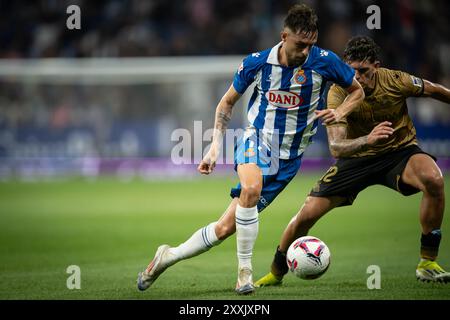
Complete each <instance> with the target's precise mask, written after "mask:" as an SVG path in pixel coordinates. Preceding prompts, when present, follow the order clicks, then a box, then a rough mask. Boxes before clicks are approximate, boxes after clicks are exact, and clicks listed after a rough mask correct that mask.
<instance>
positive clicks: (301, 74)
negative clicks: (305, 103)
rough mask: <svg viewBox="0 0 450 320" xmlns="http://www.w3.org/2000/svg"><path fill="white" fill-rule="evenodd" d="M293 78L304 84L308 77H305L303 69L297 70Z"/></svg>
mask: <svg viewBox="0 0 450 320" xmlns="http://www.w3.org/2000/svg"><path fill="white" fill-rule="evenodd" d="M294 80H295V82H296V83H298V84H304V83H305V82H306V80H308V78H306V75H305V71H304V70H301V69H300V70H298V72H297V74H296V75H295V76H294Z"/></svg>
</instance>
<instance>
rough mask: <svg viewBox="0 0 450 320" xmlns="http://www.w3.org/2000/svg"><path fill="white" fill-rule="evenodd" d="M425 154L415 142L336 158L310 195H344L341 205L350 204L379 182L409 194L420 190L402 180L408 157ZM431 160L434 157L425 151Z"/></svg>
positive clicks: (406, 194)
mask: <svg viewBox="0 0 450 320" xmlns="http://www.w3.org/2000/svg"><path fill="white" fill-rule="evenodd" d="M418 153H424V154H428V153H426V152H424V151H423V150H422V149H420V148H419V147H418V146H417V145H412V146H408V147H405V148H401V149H399V150H396V151H392V152H388V153H385V154H381V155H376V156H367V157H360V158H345V159H339V160H337V161H336V163H335V164H334V165H333V166H332V167H331V168H330V169H328V171H327V172H326V173H325V174H324V175H323V177H322V178H320V180H319V181H318V182H317V183H316V185H315V186H314V188H313V189H312V190H311V192H310V194H309V195H310V196H313V197H331V196H339V197H344V198H346V201H344V203H342V204H341V205H340V206H346V205H351V204H352V203H353V201H354V200H355V199H356V196H357V195H358V193H359V192H360V191H362V190H364V189H365V188H367V187H369V186H372V185H375V184H381V185H383V186H386V187H388V188H391V189H393V190H396V191H398V192H400V193H401V194H403V195H405V196H409V195H412V194H415V193H417V192H419V191H420V190H419V189H416V188H414V187H412V186H410V185H408V184H406V183H404V182H403V181H402V179H401V176H402V173H403V170H404V169H405V167H406V164H407V162H408V160H409V158H410V157H411V156H413V155H414V154H418ZM428 155H429V156H430V157H431V158H433V160H435V161H436V158H435V157H434V156H432V155H430V154H428Z"/></svg>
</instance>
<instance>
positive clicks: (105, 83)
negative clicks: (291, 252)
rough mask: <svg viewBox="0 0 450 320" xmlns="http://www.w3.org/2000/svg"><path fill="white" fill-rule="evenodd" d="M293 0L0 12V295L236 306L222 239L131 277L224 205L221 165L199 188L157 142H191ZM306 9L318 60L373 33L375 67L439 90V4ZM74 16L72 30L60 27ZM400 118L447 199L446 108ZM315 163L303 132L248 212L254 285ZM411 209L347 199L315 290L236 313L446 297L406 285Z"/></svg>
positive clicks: (112, 0) (443, 13)
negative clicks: (372, 12) (289, 171)
mask: <svg viewBox="0 0 450 320" xmlns="http://www.w3.org/2000/svg"><path fill="white" fill-rule="evenodd" d="M296 2H297V1H291V0H252V1H237V0H226V1H222V0H171V1H166V0H148V1H144V0H142V1H140V0H139V1H138V0H135V1H131V0H130V1H125V0H107V1H106V0H105V1H88V0H84V1H76V0H70V1H63V0H58V1H56V0H36V1H5V0H0V181H1V183H0V261H2V263H1V264H0V272H1V274H2V281H1V282H0V298H1V299H61V298H63V299H79V298H87V299H99V298H104V299H124V298H125V299H177V298H178V299H214V298H218V299H236V295H235V294H234V291H233V290H232V289H233V288H232V287H233V285H234V283H235V279H236V278H235V268H236V263H235V260H234V259H233V258H235V254H236V252H235V241H233V240H231V241H226V242H224V244H223V245H221V247H220V248H219V249H218V250H212V252H209V253H207V254H205V255H203V256H201V257H199V258H196V259H192V260H189V261H186V262H183V263H180V264H179V265H176V266H174V268H173V270H172V271H171V270H169V271H168V272H167V273H166V274H164V275H163V276H162V280H160V281H158V283H156V285H155V287H154V289H152V290H149V291H150V292H146V293H145V294H141V293H138V292H136V288H135V279H136V275H137V272H138V271H141V269H142V268H143V267H144V266H145V265H146V264H147V263H148V262H149V260H150V259H151V256H152V255H153V252H154V250H155V249H156V248H157V246H158V245H159V244H161V243H169V244H171V245H175V244H177V243H180V242H182V241H184V240H185V239H186V238H187V237H188V236H189V235H190V234H192V232H193V231H194V230H197V229H198V228H199V227H201V226H203V225H205V224H206V223H209V222H211V221H213V220H214V219H217V217H219V215H220V213H221V212H222V210H223V209H224V208H225V207H226V205H227V204H228V202H229V197H228V192H229V188H230V187H231V186H232V185H233V184H234V183H236V180H237V179H236V176H235V174H234V171H233V169H232V166H231V165H219V166H218V168H217V170H216V171H217V172H215V174H214V175H213V176H211V177H201V176H200V175H199V174H198V173H197V172H196V170H195V168H196V164H195V163H198V162H199V160H200V157H201V155H200V154H199V153H198V152H197V151H198V150H195V146H192V150H191V151H192V152H191V153H190V154H189V153H187V154H186V155H185V156H186V159H185V160H186V161H187V162H193V163H194V164H191V165H188V164H186V165H176V164H174V163H173V162H172V161H171V152H172V150H173V147H174V146H175V145H176V144H178V143H179V141H172V140H173V139H171V136H172V133H173V132H174V130H175V129H180V128H181V129H185V130H187V131H185V132H189V133H190V135H191V137H192V139H193V141H192V142H193V143H194V142H197V143H198V142H199V140H201V136H202V134H203V132H205V131H206V130H207V129H208V128H211V127H212V126H213V120H214V110H215V107H216V104H217V102H218V101H219V99H220V98H221V96H222V95H223V93H224V92H225V90H226V89H227V88H228V86H229V85H230V83H231V81H232V78H233V74H234V72H235V70H236V69H237V67H238V66H239V64H240V62H241V60H242V58H243V57H244V56H245V55H247V54H249V53H251V52H255V51H258V50H262V49H266V48H268V47H271V46H273V45H275V44H276V43H277V42H278V41H279V32H280V30H281V26H282V21H283V17H284V15H285V14H286V12H287V9H288V8H289V7H290V6H291V5H292V4H294V3H296ZM304 2H305V3H307V4H309V5H311V6H313V7H314V8H315V9H316V12H317V14H318V16H319V32H320V33H319V42H318V45H319V46H321V47H324V48H327V49H331V50H333V51H335V52H336V53H338V54H341V53H342V50H343V47H344V45H345V43H346V42H347V40H348V39H349V38H350V37H351V36H352V35H356V34H367V35H371V36H372V37H374V38H375V40H376V41H377V42H378V43H379V45H380V46H381V47H382V49H383V51H384V52H383V65H384V66H386V67H389V68H393V69H402V70H405V71H408V72H410V73H412V74H415V75H417V76H420V77H423V78H426V79H429V80H431V81H435V82H439V83H442V84H444V85H446V86H447V87H450V60H449V57H450V32H449V31H450V29H449V23H448V14H447V13H448V12H450V10H449V9H450V2H448V1H447V0H432V1H427V0H394V1H368V0H333V1H331V0H330V1H319V0H315V1H314V0H306V1H304ZM73 4H76V5H78V6H79V7H80V9H81V29H80V30H68V29H67V28H66V19H67V18H68V17H69V14H67V13H66V9H67V7H68V6H69V5H73ZM371 4H377V5H379V7H380V8H381V30H372V31H371V30H368V29H367V28H366V19H367V17H368V16H369V15H368V14H367V13H366V8H367V7H368V6H369V5H371ZM248 91H249V92H250V91H251V90H250V89H249V90H248ZM247 101H248V96H244V98H243V99H241V100H240V101H239V104H238V105H237V106H236V107H235V111H234V115H233V119H232V123H231V127H232V128H242V127H243V126H245V124H246V117H245V110H246V104H247ZM409 111H410V114H411V115H412V117H413V118H414V122H415V125H416V128H417V131H418V137H419V139H420V142H421V145H422V147H423V148H424V149H425V150H427V151H429V152H431V153H433V154H435V155H436V156H437V157H438V163H439V165H440V167H441V168H442V169H443V170H444V175H445V176H446V194H447V195H448V194H449V190H450V189H449V185H450V180H449V178H448V171H449V170H450V108H449V106H448V105H444V104H441V103H438V102H435V101H432V100H430V99H411V101H409ZM195 123H196V124H201V127H202V128H201V129H200V130H199V129H198V128H197V129H195V128H194V124H195ZM207 145H208V143H207V141H204V142H203V143H202V146H203V147H206V146H207ZM228 151H230V150H227V152H228ZM226 156H227V157H229V154H227V155H226ZM331 162H332V159H331V157H330V154H329V151H328V147H327V139H326V133H325V131H324V129H323V127H322V126H319V132H318V134H317V135H316V137H315V140H314V143H313V144H312V145H311V146H310V147H309V149H308V150H307V152H306V155H305V158H304V163H303V166H302V174H300V175H299V176H300V178H299V179H295V180H294V181H293V182H292V184H290V185H289V187H288V188H287V189H286V190H285V191H284V192H283V193H282V194H281V195H280V197H279V200H277V201H275V202H274V203H273V204H272V205H271V208H269V209H268V210H267V212H270V214H264V219H263V220H264V221H263V222H262V223H261V227H260V236H259V238H258V241H257V243H256V247H255V260H254V267H255V270H256V271H255V277H259V276H261V275H263V274H264V273H265V272H266V271H267V269H268V266H269V262H270V259H271V258H272V256H273V250H274V248H275V247H276V244H277V241H278V239H279V236H280V232H281V230H283V228H284V226H285V225H286V223H287V222H288V221H289V220H290V218H291V217H292V215H293V214H294V212H296V210H297V209H298V207H299V205H300V203H301V202H303V201H304V199H305V196H306V194H307V192H308V191H309V189H310V188H311V186H312V185H313V183H314V182H315V181H316V180H317V179H318V178H319V177H320V175H322V173H323V170H324V169H326V168H328V166H329V165H330V163H331ZM305 172H308V174H305ZM195 177H197V178H196V179H194V178H195ZM215 177H217V178H215ZM120 181H124V182H127V183H125V184H124V183H118V182H120ZM420 198H421V196H420V195H416V196H413V197H410V198H408V199H407V200H406V199H405V198H403V197H401V196H400V195H398V194H396V193H394V192H392V191H391V190H388V189H386V188H379V187H373V188H371V190H370V191H367V192H363V193H362V194H361V195H360V196H359V197H358V201H357V202H356V203H355V205H354V206H352V207H345V208H340V209H337V210H335V211H337V212H342V214H341V213H339V214H336V215H334V214H330V215H328V216H327V217H325V218H324V219H323V220H322V221H321V223H320V224H318V226H317V227H316V226H315V227H314V230H313V232H314V235H316V236H318V237H321V238H322V237H323V240H324V241H326V243H327V244H328V245H329V246H330V249H331V251H332V254H333V255H334V256H333V266H332V268H330V270H329V271H328V272H327V274H326V275H325V276H324V277H323V278H321V279H320V280H318V281H313V282H307V283H305V282H302V283H301V285H300V284H299V282H298V280H297V279H294V277H290V278H289V279H287V280H286V283H285V285H284V286H283V287H280V288H274V290H267V291H261V292H258V294H257V295H256V296H255V297H250V299H346V298H351V299H395V298H400V299H450V292H449V290H448V288H446V287H444V286H439V285H429V286H427V285H426V284H422V283H416V282H415V280H414V267H415V264H416V263H417V259H418V248H419V237H420V227H419V224H418V222H417V212H418V210H419V209H418V208H419V204H420ZM380 199H383V200H382V201H380ZM361 211H363V212H361ZM174 222H175V223H174ZM350 231H351V232H350ZM443 234H444V237H443V241H442V244H441V248H442V249H441V256H440V258H441V261H442V263H443V266H444V267H446V268H449V267H450V264H449V263H450V255H449V254H450V252H449V250H448V248H449V245H450V240H449V237H448V234H450V229H449V223H448V212H447V213H446V216H445V220H444V223H443ZM374 239H376V245H374ZM368 248H369V250H368ZM393 257H394V258H395V259H394V258H393ZM72 264H76V265H79V266H80V267H81V270H82V290H78V291H79V292H77V290H68V289H67V287H66V279H67V277H68V274H66V273H65V271H66V268H67V266H69V265H72ZM371 264H377V265H379V266H380V267H381V268H382V272H383V282H382V288H383V289H384V290H372V291H369V290H368V289H367V287H366V279H367V276H368V275H367V274H366V268H367V266H368V265H371ZM191 271H193V272H191ZM187 274H189V277H186V275H187ZM24 279H25V281H24Z"/></svg>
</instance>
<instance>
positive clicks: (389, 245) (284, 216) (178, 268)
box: [0, 173, 450, 300]
mask: <svg viewBox="0 0 450 320" xmlns="http://www.w3.org/2000/svg"><path fill="white" fill-rule="evenodd" d="M320 175H321V173H317V174H308V175H303V174H301V173H299V174H298V176H297V178H296V179H295V180H294V181H293V182H292V183H291V184H290V185H289V186H288V187H287V189H286V190H285V191H284V192H283V193H282V194H281V195H280V196H279V197H278V198H277V199H276V200H275V202H274V203H273V204H272V205H271V206H270V207H269V208H268V209H266V210H265V211H264V212H263V214H262V216H261V219H260V231H259V236H258V240H257V242H256V245H255V250H254V258H253V268H254V277H255V278H259V277H260V276H262V275H264V274H265V273H266V272H267V271H268V270H269V265H270V262H271V259H272V257H273V253H274V250H275V248H276V245H277V243H278V241H279V239H280V235H281V232H282V230H283V229H284V227H285V226H286V224H287V223H288V222H289V220H290V218H291V217H292V215H294V214H295V213H296V212H297V210H298V208H299V207H300V205H301V204H302V203H303V201H304V199H305V196H306V194H307V192H308V191H309V189H310V188H311V187H312V186H313V184H314V182H315V181H316V180H317V179H318V178H319V177H320ZM235 183H236V179H235V178H227V179H219V178H215V177H214V176H211V177H200V178H198V179H195V180H189V181H165V182H145V181H141V180H136V181H132V182H129V183H123V182H119V181H117V180H114V179H112V178H102V179H99V180H98V181H96V182H89V181H85V180H77V179H73V180H68V181H61V182H47V183H19V182H4V183H1V184H0V261H1V263H0V272H1V280H0V299H153V300H154V299H198V300H203V299H243V300H252V299H257V300H264V299H274V300H278V299H315V300H317V299H450V285H444V284H433V283H421V282H418V281H417V280H416V279H415V267H416V264H417V262H418V254H419V243H420V240H419V239H420V227H419V222H418V212H419V204H420V199H421V195H420V194H417V195H414V196H411V197H402V196H401V195H399V194H397V193H395V192H393V191H391V190H389V189H386V188H384V187H381V186H374V187H371V188H369V189H366V190H365V191H363V192H362V193H361V194H360V195H359V197H358V198H357V200H356V202H355V204H354V205H353V206H351V207H344V208H339V209H337V210H334V211H332V212H331V213H329V214H328V215H327V216H325V217H324V218H323V219H322V220H321V221H319V223H318V224H317V225H316V226H315V227H314V228H313V229H312V230H311V232H310V234H311V235H314V236H317V237H319V238H321V239H322V240H324V241H325V242H326V243H327V244H328V246H329V248H330V250H331V255H332V263H331V266H330V268H329V270H328V271H327V273H326V274H325V275H324V276H323V277H322V278H320V279H317V280H310V281H306V280H300V279H297V278H295V277H294V276H293V275H292V274H288V276H287V277H286V278H285V280H284V284H283V286H281V287H275V288H262V289H259V290H257V292H256V294H254V295H252V296H248V297H247V296H246V297H238V296H236V294H235V293H234V285H235V281H236V266H237V258H236V252H235V247H236V239H235V236H233V237H231V238H229V239H227V240H226V241H225V242H223V243H222V244H221V245H220V246H218V247H215V248H213V249H212V250H210V251H209V252H207V253H204V254H202V255H200V256H197V257H195V258H193V259H190V260H186V261H182V262H180V263H178V264H176V265H175V266H173V267H172V268H170V269H168V270H167V271H166V272H165V273H164V274H163V275H161V277H160V278H159V279H158V281H157V282H155V284H154V286H153V287H152V288H151V289H150V290H147V291H146V292H143V293H142V292H138V291H137V289H136V276H137V273H138V272H139V271H141V270H142V269H143V268H144V267H145V266H146V265H147V264H148V262H149V261H150V260H151V258H152V257H153V254H154V252H155V250H156V248H157V247H158V245H160V244H162V243H168V244H170V245H177V244H179V243H180V242H182V241H184V240H185V239H187V237H189V236H190V235H191V234H192V233H193V232H194V231H195V230H197V229H198V228H200V227H202V226H204V225H206V224H207V223H210V222H212V221H215V220H216V219H217V218H218V217H219V216H220V215H221V214H222V212H223V210H224V209H225V207H226V206H227V204H228V203H229V201H230V199H229V196H228V194H229V188H230V187H231V186H232V185H234V184H235ZM446 195H447V196H449V195H450V179H449V178H446ZM446 211H447V212H446V213H445V217H444V222H443V226H442V232H443V239H442V242H441V248H440V257H439V261H440V263H441V265H442V266H443V267H444V268H446V269H450V217H449V214H450V212H449V211H448V209H446ZM69 265H78V266H79V267H80V268H81V289H80V290H69V289H67V287H66V280H67V278H68V277H69V276H70V275H69V274H67V273H66V268H67V267H68V266H69ZM370 265H378V266H379V267H380V268H381V289H379V290H369V289H368V288H367V285H366V283H367V279H368V277H369V276H370V274H368V273H367V267H368V266H370Z"/></svg>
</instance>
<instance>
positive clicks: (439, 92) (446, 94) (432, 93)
mask: <svg viewBox="0 0 450 320" xmlns="http://www.w3.org/2000/svg"><path fill="white" fill-rule="evenodd" d="M423 85H424V89H423V96H424V97H431V98H433V99H436V100H439V101H442V102H445V103H450V89H448V88H446V87H444V86H443V85H440V84H438V83H433V82H431V81H428V80H425V79H424V80H423Z"/></svg>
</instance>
